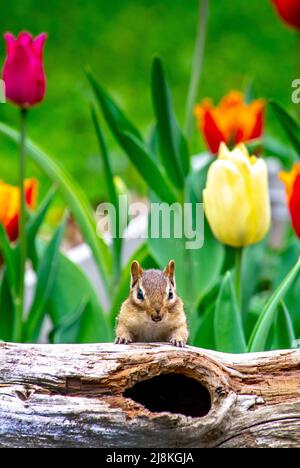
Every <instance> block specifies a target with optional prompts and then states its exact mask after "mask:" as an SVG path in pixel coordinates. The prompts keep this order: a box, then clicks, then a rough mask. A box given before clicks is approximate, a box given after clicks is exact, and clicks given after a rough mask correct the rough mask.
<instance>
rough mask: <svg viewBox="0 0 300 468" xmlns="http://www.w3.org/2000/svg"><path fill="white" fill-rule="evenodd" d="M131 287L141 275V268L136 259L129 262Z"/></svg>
mask: <svg viewBox="0 0 300 468" xmlns="http://www.w3.org/2000/svg"><path fill="white" fill-rule="evenodd" d="M130 270H131V287H132V288H133V286H134V285H135V284H136V283H137V281H138V279H139V278H141V277H142V276H143V273H144V272H143V269H142V267H141V265H140V264H139V262H138V261H137V260H134V262H132V264H131V269H130Z"/></svg>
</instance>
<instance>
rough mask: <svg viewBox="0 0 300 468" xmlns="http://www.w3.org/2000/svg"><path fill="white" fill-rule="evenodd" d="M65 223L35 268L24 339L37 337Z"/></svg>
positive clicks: (29, 339) (55, 267)
mask: <svg viewBox="0 0 300 468" xmlns="http://www.w3.org/2000/svg"><path fill="white" fill-rule="evenodd" d="M64 230H65V223H63V224H62V225H61V226H59V228H58V229H57V230H56V232H55V233H54V235H53V238H52V239H51V241H50V242H49V244H48V245H47V246H46V248H45V251H44V253H43V256H42V258H41V261H40V263H39V268H38V270H37V285H36V291H35V296H34V300H33V303H32V306H31V308H30V312H29V315H28V319H27V322H26V324H25V340H26V341H36V340H37V339H38V336H39V333H40V329H41V326H42V324H43V319H44V316H45V314H46V306H47V302H48V300H49V297H50V295H51V293H52V287H53V284H54V280H55V277H56V275H57V269H58V256H59V247H60V244H61V241H62V238H63V234H64Z"/></svg>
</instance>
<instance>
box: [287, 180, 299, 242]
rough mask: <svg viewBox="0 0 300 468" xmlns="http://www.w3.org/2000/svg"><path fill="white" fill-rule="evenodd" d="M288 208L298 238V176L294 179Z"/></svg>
mask: <svg viewBox="0 0 300 468" xmlns="http://www.w3.org/2000/svg"><path fill="white" fill-rule="evenodd" d="M289 208H290V213H291V218H292V224H293V228H294V230H295V232H296V234H297V236H298V237H299V238H300V174H299V175H298V176H297V177H296V180H295V183H294V188H293V193H292V196H291V198H290V202H289Z"/></svg>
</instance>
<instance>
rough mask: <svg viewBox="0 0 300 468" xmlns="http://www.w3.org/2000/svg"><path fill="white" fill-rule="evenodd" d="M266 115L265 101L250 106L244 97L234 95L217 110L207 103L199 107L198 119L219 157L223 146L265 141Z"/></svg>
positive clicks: (230, 94) (202, 131) (205, 135)
mask: <svg viewBox="0 0 300 468" xmlns="http://www.w3.org/2000/svg"><path fill="white" fill-rule="evenodd" d="M264 111H265V102H264V100H263V99H257V100H256V101H252V102H251V103H250V104H246V103H245V100H244V96H243V94H242V93H239V92H238V91H231V92H230V93H229V94H227V95H226V96H225V97H224V98H223V99H222V100H221V102H220V103H219V105H218V106H216V107H214V106H213V104H212V102H211V100H209V99H204V101H202V103H200V104H198V105H197V106H196V107H195V116H196V119H197V121H198V126H199V129H200V131H201V133H202V134H203V136H204V138H205V140H206V143H207V145H208V147H209V148H210V150H211V152H212V153H213V154H217V153H218V151H219V147H220V144H221V143H222V142H224V143H226V144H227V146H235V145H237V144H239V143H245V142H247V141H250V140H254V139H255V138H259V137H261V135H262V132H263V126H264Z"/></svg>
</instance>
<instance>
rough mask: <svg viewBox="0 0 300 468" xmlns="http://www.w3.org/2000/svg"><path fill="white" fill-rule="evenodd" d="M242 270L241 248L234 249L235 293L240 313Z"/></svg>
mask: <svg viewBox="0 0 300 468" xmlns="http://www.w3.org/2000/svg"><path fill="white" fill-rule="evenodd" d="M242 268H243V248H241V249H236V252H235V291H236V298H237V303H238V306H239V308H240V311H241V312H242Z"/></svg>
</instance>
